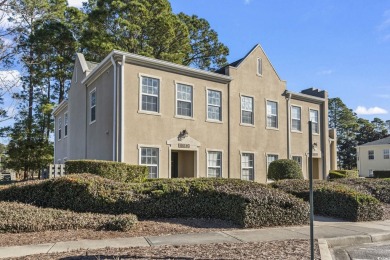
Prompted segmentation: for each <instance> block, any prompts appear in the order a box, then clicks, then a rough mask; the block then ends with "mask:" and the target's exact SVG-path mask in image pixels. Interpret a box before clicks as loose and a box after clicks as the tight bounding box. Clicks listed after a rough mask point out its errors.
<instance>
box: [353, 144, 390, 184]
mask: <svg viewBox="0 0 390 260" xmlns="http://www.w3.org/2000/svg"><path fill="white" fill-rule="evenodd" d="M356 150H357V168H358V171H359V176H361V177H369V176H373V174H374V171H383V170H390V136H388V137H386V138H382V139H379V140H376V141H373V142H369V143H365V144H362V145H359V146H357V147H356Z"/></svg>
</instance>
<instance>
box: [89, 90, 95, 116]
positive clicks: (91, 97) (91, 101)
mask: <svg viewBox="0 0 390 260" xmlns="http://www.w3.org/2000/svg"><path fill="white" fill-rule="evenodd" d="M89 107H90V115H89V116H90V119H89V122H90V123H93V122H95V121H96V88H95V89H93V90H92V91H91V92H89Z"/></svg>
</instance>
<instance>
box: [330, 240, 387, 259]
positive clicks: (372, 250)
mask: <svg viewBox="0 0 390 260" xmlns="http://www.w3.org/2000/svg"><path fill="white" fill-rule="evenodd" d="M332 256H333V258H334V259H337V260H350V259H354V260H363V259H364V260H366V259H367V260H368V259H369V260H371V259H375V260H390V241H385V242H379V243H367V244H360V245H354V246H348V247H335V248H333V249H332Z"/></svg>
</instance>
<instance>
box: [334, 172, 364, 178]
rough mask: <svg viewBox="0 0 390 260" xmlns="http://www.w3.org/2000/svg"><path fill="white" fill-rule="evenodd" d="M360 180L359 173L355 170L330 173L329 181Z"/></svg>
mask: <svg viewBox="0 0 390 260" xmlns="http://www.w3.org/2000/svg"><path fill="white" fill-rule="evenodd" d="M342 178H348V179H353V178H359V172H358V171H355V170H333V171H329V179H342Z"/></svg>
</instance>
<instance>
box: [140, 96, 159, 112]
mask: <svg viewBox="0 0 390 260" xmlns="http://www.w3.org/2000/svg"><path fill="white" fill-rule="evenodd" d="M157 102H158V97H155V96H147V95H142V110H147V111H153V112H158V104H157Z"/></svg>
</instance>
